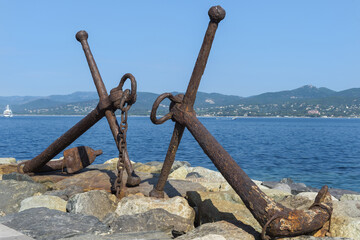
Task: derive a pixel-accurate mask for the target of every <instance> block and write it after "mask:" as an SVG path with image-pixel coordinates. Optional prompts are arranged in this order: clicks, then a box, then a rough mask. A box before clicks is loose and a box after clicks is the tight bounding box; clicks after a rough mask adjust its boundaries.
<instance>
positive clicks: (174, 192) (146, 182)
mask: <svg viewBox="0 0 360 240" xmlns="http://www.w3.org/2000/svg"><path fill="white" fill-rule="evenodd" d="M136 173H137V174H138V175H139V177H140V178H141V183H140V185H139V186H137V187H132V188H127V190H126V192H127V194H136V193H142V194H143V195H144V196H149V192H150V191H151V190H152V189H153V188H154V187H155V186H156V184H157V182H158V179H159V178H158V175H157V174H149V173H143V172H136ZM187 191H206V188H205V187H204V186H202V185H201V184H199V183H196V182H191V181H186V180H171V179H169V180H168V181H167V182H166V184H165V187H164V192H165V195H166V196H168V197H175V196H182V197H184V196H186V192H187Z"/></svg>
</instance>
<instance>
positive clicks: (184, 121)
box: [150, 6, 332, 239]
mask: <svg viewBox="0 0 360 240" xmlns="http://www.w3.org/2000/svg"><path fill="white" fill-rule="evenodd" d="M208 14H209V17H210V22H209V25H208V28H207V31H206V33H205V37H204V40H203V43H202V46H201V49H200V52H199V55H198V58H197V60H196V63H195V67H194V70H193V73H192V75H191V78H190V82H189V85H188V87H187V90H186V93H185V95H176V96H173V95H172V94H171V93H164V94H162V95H160V96H159V97H158V98H157V99H156V101H155V102H154V104H153V108H152V111H151V115H150V118H151V121H152V122H153V123H154V124H161V123H163V122H165V121H167V120H169V119H172V120H173V121H175V127H174V131H173V135H172V138H171V140H170V144H169V147H168V151H167V154H166V157H165V161H164V165H163V167H162V170H161V174H160V177H159V180H158V183H157V185H156V186H155V187H154V189H153V190H152V191H151V192H150V196H153V197H164V191H163V189H164V186H165V183H166V180H167V178H168V175H169V173H170V170H171V166H172V164H173V162H174V160H175V155H176V151H177V149H178V146H179V144H180V141H181V138H182V135H183V132H184V129H185V127H186V128H187V129H188V130H189V131H190V133H191V134H192V135H193V137H194V138H195V139H196V141H197V142H198V143H199V145H200V146H201V148H202V149H203V151H204V152H205V154H206V155H207V156H208V157H209V158H210V159H211V161H212V162H213V163H214V165H215V166H216V168H217V169H218V170H219V171H220V173H221V174H222V175H223V176H224V178H225V179H226V181H227V182H228V183H229V184H230V185H231V187H232V188H233V189H234V190H235V191H236V193H237V194H238V195H239V196H240V198H241V199H242V201H243V202H244V204H245V205H246V206H247V208H248V209H249V210H250V212H251V213H252V215H253V216H254V217H255V219H256V220H257V221H258V222H259V223H260V225H261V226H262V227H263V231H262V238H263V239H269V238H270V237H280V236H297V235H302V234H317V235H319V234H320V235H321V234H322V235H323V234H325V232H326V231H328V230H329V228H330V218H331V213H332V202H331V196H330V194H329V193H328V188H327V186H324V187H323V188H322V189H321V190H320V191H319V193H318V195H317V197H316V199H315V202H314V204H313V205H312V206H311V207H310V209H308V210H306V211H304V210H291V209H288V208H286V207H284V206H283V205H281V204H279V203H276V202H275V201H274V200H273V199H272V198H270V197H268V196H267V195H266V194H265V193H264V192H262V191H261V190H260V189H259V188H258V187H257V185H256V184H255V183H254V182H253V181H252V180H251V179H250V178H249V176H247V174H246V173H245V172H244V171H243V170H242V169H241V168H240V166H239V165H238V164H237V163H236V162H235V161H234V159H232V157H231V156H230V154H229V153H227V152H226V151H225V150H224V148H223V147H222V146H221V145H220V144H219V143H218V142H217V141H216V139H215V138H214V137H213V136H212V135H211V134H210V132H209V131H208V130H207V129H206V128H205V127H204V126H203V125H202V124H201V122H200V121H199V120H198V119H197V117H196V114H195V111H194V109H193V106H194V102H195V98H196V93H197V90H198V87H199V84H200V80H201V77H202V75H203V73H204V70H205V66H206V62H207V59H208V56H209V53H210V49H211V45H212V42H213V39H214V36H215V32H216V30H217V27H218V23H219V22H220V21H221V20H222V19H223V18H224V17H225V10H224V9H222V8H221V7H220V6H214V7H211V8H210V10H209V12H208ZM165 98H168V99H170V101H171V105H170V107H169V113H168V114H166V115H164V116H163V117H161V118H160V119H157V118H156V111H157V108H158V106H159V104H160V103H161V102H162V101H163V100H164V99H165ZM328 221H329V224H328V225H327V226H326V224H325V223H327V222H328Z"/></svg>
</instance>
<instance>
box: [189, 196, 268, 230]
mask: <svg viewBox="0 0 360 240" xmlns="http://www.w3.org/2000/svg"><path fill="white" fill-rule="evenodd" d="M187 199H188V201H189V204H190V206H192V207H193V208H195V209H197V212H196V221H195V226H198V225H201V224H204V223H209V222H217V221H222V220H224V221H227V222H231V223H234V224H237V223H238V222H239V221H240V222H242V223H243V224H246V225H250V226H252V227H253V228H254V229H255V230H256V231H260V232H261V229H262V228H261V226H260V225H259V223H258V222H257V221H256V220H255V218H254V217H253V215H252V214H251V213H250V211H249V210H248V209H247V207H246V206H245V205H244V203H243V202H242V201H241V199H240V197H239V196H238V195H237V194H236V193H235V192H233V191H229V192H216V193H212V192H195V191H189V192H188V193H187ZM254 229H253V230H254ZM255 230H254V231H255Z"/></svg>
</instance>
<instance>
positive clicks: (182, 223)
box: [104, 208, 194, 237]
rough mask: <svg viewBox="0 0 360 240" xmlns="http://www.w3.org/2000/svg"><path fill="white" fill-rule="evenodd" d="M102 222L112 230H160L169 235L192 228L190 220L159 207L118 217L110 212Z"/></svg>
mask: <svg viewBox="0 0 360 240" xmlns="http://www.w3.org/2000/svg"><path fill="white" fill-rule="evenodd" d="M104 223H107V224H109V225H110V227H111V230H112V231H114V232H122V233H124V232H148V231H162V232H165V233H167V234H168V236H170V237H171V236H172V233H184V232H187V231H189V230H191V229H193V228H194V226H193V222H192V221H189V220H188V219H185V218H183V217H180V216H178V215H175V214H171V213H169V212H168V211H165V210H164V209H160V208H157V209H152V210H150V211H147V212H145V213H139V214H135V215H123V216H119V217H116V214H111V215H108V216H107V218H106V219H104Z"/></svg>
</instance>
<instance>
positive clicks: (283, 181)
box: [280, 178, 294, 184]
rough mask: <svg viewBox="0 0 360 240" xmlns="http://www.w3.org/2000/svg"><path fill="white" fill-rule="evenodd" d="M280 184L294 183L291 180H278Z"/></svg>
mask: <svg viewBox="0 0 360 240" xmlns="http://www.w3.org/2000/svg"><path fill="white" fill-rule="evenodd" d="M280 183H285V184H291V183H294V181H293V180H292V179H291V178H283V179H281V180H280Z"/></svg>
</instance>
